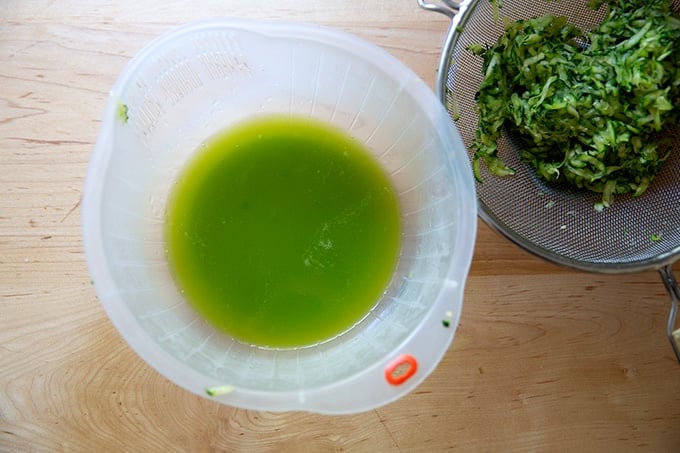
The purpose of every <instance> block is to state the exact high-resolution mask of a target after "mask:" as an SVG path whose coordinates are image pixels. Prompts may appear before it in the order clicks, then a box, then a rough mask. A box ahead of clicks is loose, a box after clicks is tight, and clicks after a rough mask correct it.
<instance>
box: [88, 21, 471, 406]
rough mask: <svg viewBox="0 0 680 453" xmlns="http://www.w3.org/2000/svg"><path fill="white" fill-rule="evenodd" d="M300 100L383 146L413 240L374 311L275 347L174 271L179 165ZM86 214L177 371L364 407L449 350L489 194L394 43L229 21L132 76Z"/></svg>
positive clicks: (187, 33) (153, 347) (116, 106)
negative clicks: (169, 204)
mask: <svg viewBox="0 0 680 453" xmlns="http://www.w3.org/2000/svg"><path fill="white" fill-rule="evenodd" d="M286 113H290V114H294V115H298V116H299V115H303V116H306V117H310V118H314V119H317V120H321V121H324V122H326V123H327V124H330V125H333V126H335V127H337V128H340V129H342V130H344V131H346V132H347V133H348V134H349V135H350V136H352V137H354V138H355V139H357V140H359V141H360V142H362V143H364V144H365V147H366V148H367V149H368V150H370V151H371V152H372V153H374V154H375V155H376V156H377V158H378V159H379V161H380V163H381V164H382V165H383V166H384V168H385V169H386V170H387V172H388V173H389V174H390V176H391V178H392V180H393V183H394V185H395V187H396V189H397V191H398V193H399V200H400V204H401V209H402V230H403V238H402V240H403V244H402V251H401V255H400V258H399V262H398V265H397V268H396V271H395V274H394V276H393V279H392V282H391V283H390V285H389V287H388V288H387V290H386V291H385V293H384V295H383V297H382V298H381V300H380V301H378V302H377V304H376V306H375V307H374V308H373V310H372V311H371V312H370V313H369V314H368V315H367V316H366V317H365V318H364V319H363V320H362V321H361V322H359V323H358V324H356V325H355V326H354V327H353V328H352V329H350V330H349V331H348V332H346V333H344V334H342V335H340V336H338V337H336V338H334V339H332V340H330V341H326V342H323V343H320V344H318V345H315V346H311V347H305V348H298V349H280V350H275V349H265V348H260V347H255V346H250V345H246V344H242V343H240V342H238V341H235V340H233V339H232V338H230V337H229V336H228V335H225V334H223V333H220V332H217V331H215V330H214V329H213V328H212V327H210V326H209V325H208V324H206V323H205V322H204V321H203V320H202V319H201V318H200V317H199V316H198V315H197V314H196V312H195V311H194V310H193V309H192V308H191V306H190V305H188V304H187V303H186V302H185V301H184V299H183V298H182V295H181V294H180V292H179V291H178V290H177V288H176V286H175V284H174V282H173V279H172V277H171V275H170V272H169V268H168V265H167V262H166V255H165V245H164V241H163V234H162V231H163V223H164V211H165V202H166V199H167V197H168V194H169V192H170V189H171V186H172V184H173V181H174V179H175V177H176V176H177V174H178V172H179V171H180V169H182V167H183V165H184V164H185V163H186V161H187V160H188V159H189V158H190V157H191V154H192V153H194V152H196V150H197V149H199V147H200V144H201V143H202V141H204V140H205V139H206V138H208V137H210V136H212V135H214V134H215V133H217V132H219V131H221V130H224V129H225V128H228V127H229V126H230V125H231V124H234V123H237V122H240V121H242V120H244V119H247V118H250V117H254V116H256V115H261V114H262V115H264V114H286ZM83 230H84V231H83V235H84V246H85V254H86V258H87V262H88V267H89V270H90V273H91V275H92V279H93V282H94V285H95V287H96V290H97V293H98V296H99V299H100V301H101V303H102V305H103V306H104V308H105V310H106V312H107V314H108V315H109V317H110V318H111V320H112V322H113V324H114V325H115V326H116V328H117V329H118V330H119V331H120V333H121V335H122V336H123V337H124V338H125V339H126V340H127V342H128V343H129V344H130V346H131V347H132V348H133V349H134V350H135V351H136V352H137V353H138V354H139V355H140V356H141V357H142V358H143V359H144V360H145V361H146V362H148V363H149V364H150V365H151V366H152V367H154V368H155V369H156V370H157V371H158V372H160V373H161V374H162V375H164V376H165V377H167V378H168V379H170V380H172V381H173V382H175V383H176V384H177V385H179V386H181V387H183V388H185V389H187V390H189V391H191V392H193V393H195V394H198V395H202V396H205V397H208V398H213V399H215V400H217V401H220V402H223V403H225V404H229V405H232V406H237V407H243V408H250V409H258V410H270V411H284V410H307V411H313V412H321V413H354V412H361V411H365V410H369V409H372V408H375V407H378V406H381V405H384V404H386V403H388V402H391V401H393V400H395V399H397V398H399V397H401V396H403V395H404V394H406V393H407V392H409V391H410V390H412V389H413V388H414V387H415V386H417V385H418V384H419V383H420V382H422V380H423V379H425V377H426V376H427V375H428V374H429V373H430V372H431V371H432V370H433V369H434V368H435V367H436V365H437V363H438V362H439V361H440V360H441V358H442V356H443V354H444V353H445V351H446V350H447V348H448V346H449V344H450V342H451V340H452V338H453V334H454V331H455V330H456V327H457V324H458V319H459V316H460V313H461V307H462V298H463V287H464V282H465V279H466V276H467V273H468V269H469V266H470V262H471V259H472V252H473V244H474V241H475V232H476V198H475V193H474V184H473V180H472V174H471V169H470V165H469V162H468V159H467V154H466V152H465V149H464V145H463V143H462V141H461V139H460V137H459V135H458V133H457V131H456V130H455V127H454V126H453V125H452V122H451V120H450V119H449V117H448V115H447V113H446V112H445V110H444V108H443V107H442V106H441V105H440V103H439V102H438V100H437V99H436V97H435V96H434V94H433V93H432V92H431V90H430V89H429V88H428V87H427V85H426V84H425V83H424V82H423V81H422V80H420V79H419V78H418V77H417V76H416V75H415V74H414V73H413V72H412V71H411V70H409V69H408V68H407V67H406V66H404V65H403V64H401V63H400V62H399V61H398V60H396V59H395V58H394V57H392V56H390V55H389V54H388V53H386V52H385V51H383V50H381V49H380V48H378V47H376V46H374V45H372V44H370V43H368V42H365V41H363V40H361V39H358V38H356V37H353V36H351V35H348V34H346V33H343V32H339V31H335V30H332V29H328V28H323V27H318V26H312V25H303V24H286V23H262V22H252V21H245V20H232V19H229V20H211V21H204V22H199V23H194V24H190V25H187V26H184V27H181V28H179V29H176V30H175V31H172V32H170V33H168V34H165V35H163V36H162V37H160V38H158V39H156V40H154V41H153V42H152V43H150V44H149V45H148V46H147V47H146V48H144V49H143V50H142V51H141V52H140V53H139V54H138V55H137V56H136V57H135V58H134V59H132V61H131V62H130V63H129V65H128V66H127V67H126V68H125V70H124V72H123V73H122V74H121V75H120V77H119V78H118V80H117V82H116V83H115V85H114V87H113V89H112V90H111V93H110V97H109V100H108V103H107V106H106V110H105V115H104V119H103V123H102V126H101V131H100V135H99V138H98V140H97V144H96V147H95V150H94V154H93V155H92V158H91V161H90V164H89V168H88V174H87V178H86V182H85V192H84V198H83ZM210 395H212V396H210Z"/></svg>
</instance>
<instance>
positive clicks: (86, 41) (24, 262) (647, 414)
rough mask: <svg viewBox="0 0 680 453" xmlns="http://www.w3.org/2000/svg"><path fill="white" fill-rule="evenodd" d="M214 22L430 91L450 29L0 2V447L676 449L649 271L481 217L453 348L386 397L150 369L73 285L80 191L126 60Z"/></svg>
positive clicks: (375, 12)
mask: <svg viewBox="0 0 680 453" xmlns="http://www.w3.org/2000/svg"><path fill="white" fill-rule="evenodd" d="M216 16H237V17H249V18H263V19H270V20H294V21H305V22H313V23H318V24H323V25H329V26H333V27H337V28H340V29H343V30H346V31H350V32H352V33H355V34H357V35H359V36H361V37H363V38H365V39H368V40H370V41H372V42H374V43H375V44H377V45H379V46H381V47H383V48H385V49H386V50H387V51H389V52H391V53H392V54H393V55H394V56H396V57H397V58H399V59H401V60H402V61H403V62H404V63H405V64H407V65H408V66H410V67H411V68H412V69H413V70H415V71H416V72H417V73H418V74H419V75H420V76H421V77H422V78H423V79H424V80H425V81H426V82H427V83H428V84H429V85H430V86H431V87H433V88H434V84H435V78H436V71H435V68H436V67H437V62H438V57H439V52H440V48H441V44H442V40H443V38H444V35H445V32H446V30H447V27H448V21H447V19H446V18H445V17H444V16H440V15H437V14H433V13H429V12H425V11H423V10H420V9H419V8H418V6H417V4H416V0H392V1H387V0H364V1H359V0H347V1H325V0H324V1H299V0H282V1H269V2H264V1H248V2H244V1H235V0H220V1H211V0H197V1H193V2H188V1H160V0H149V1H139V0H135V1H133V0H116V1H107V0H104V1H101V2H91V1H84V0H79V1H76V0H73V1H68V0H63V1H40V0H35V1H33V0H0V61H2V64H1V65H0V364H1V365H0V451H3V452H33V451H47V452H51V451H69V452H70V451H74V452H81V451H82V452H101V451H140V452H156V451H158V452H169V451H191V452H193V451H196V452H203V451H272V452H273V451H277V452H278V451H286V452H287V451H366V452H377V451H442V450H447V449H458V450H463V451H508V450H510V451H631V450H638V449H639V450H640V451H654V452H673V451H680V366H678V364H677V363H676V361H675V359H674V357H673V355H672V351H671V349H670V346H669V344H668V342H667V340H666V338H665V335H664V328H665V327H664V326H665V322H666V316H667V310H668V307H669V302H668V295H667V294H666V292H665V290H664V288H663V285H662V283H661V280H660V278H659V275H658V274H657V273H656V272H645V273H640V274H635V275H624V276H608V275H599V274H584V273H580V272H577V271H572V270H568V269H563V268H558V267H556V266H553V265H551V264H547V263H545V262H543V261H541V260H539V259H537V258H535V257H533V256H531V255H529V254H527V253H525V252H523V251H522V250H520V249H518V248H517V247H515V246H514V245H512V244H510V243H508V242H507V241H506V240H505V239H503V238H501V237H499V236H498V235H497V234H495V233H494V232H492V231H491V230H489V228H487V227H486V226H485V225H483V224H481V223H480V226H479V233H478V240H477V245H476V253H475V258H474V262H473V266H472V270H471V274H470V278H469V280H468V283H467V287H466V292H465V305H464V310H463V315H462V319H461V323H460V326H459V329H458V332H457V335H456V338H455V340H454V343H453V345H452V347H451V348H450V350H449V351H448V352H447V354H446V356H445V357H444V359H443V361H442V363H441V364H440V366H439V367H438V368H437V370H436V371H435V372H434V373H433V374H432V375H431V376H430V377H429V378H428V379H427V380H426V381H425V382H424V383H423V384H422V385H421V386H420V387H418V388H417V389H416V391H414V392H413V393H411V394H409V395H408V396H406V397H405V398H403V399H401V400H399V401H397V402H395V403H392V404H390V405H388V406H385V407H382V408H379V409H377V410H374V411H370V412H366V413H362V414H359V415H352V416H322V415H315V414H310V413H303V412H290V413H269V412H256V411H248V410H241V409H235V408H231V407H227V406H222V405H219V404H217V403H215V402H212V401H209V400H207V399H203V398H200V397H197V396H194V395H192V394H189V393H187V392H185V391H184V390H182V389H180V388H178V387H177V386H175V385H174V384H172V383H170V382H169V381H167V380H166V379H165V378H163V377H162V376H160V375H159V374H158V373H156V372H155V371H154V370H152V369H151V368H150V367H148V366H147V365H146V364H145V363H144V362H143V361H142V360H141V359H140V358H139V357H138V356H137V355H136V354H135V353H134V352H133V351H132V350H131V349H130V348H129V347H128V346H127V345H126V343H125V342H124V341H123V340H122V339H121V337H120V336H119V334H118V333H117V331H116V330H115V329H114V328H113V326H112V324H111V323H110V321H109V320H108V318H107V317H106V314H105V313H104V311H103V309H102V307H101V306H100V304H99V302H98V301H97V298H96V295H95V292H94V289H93V287H92V286H91V284H90V278H89V276H88V273H87V269H86V265H85V261H84V255H83V250H82V241H81V230H80V198H81V190H82V186H83V180H84V175H85V171H86V167H87V162H88V159H89V156H90V153H91V152H92V149H93V144H94V141H95V139H96V136H97V132H98V129H99V125H100V118H101V115H102V111H103V108H104V101H105V99H106V96H107V93H108V90H109V88H110V87H111V86H112V84H113V82H114V80H115V78H116V77H117V75H118V73H119V72H120V71H121V70H122V69H123V67H124V65H125V64H126V63H127V62H128V61H129V59H130V58H131V57H132V56H133V55H134V54H135V53H136V52H137V51H138V50H139V49H140V48H141V47H142V46H144V45H145V44H146V43H147V42H148V41H149V40H150V39H152V38H153V37H155V36H157V35H158V34H160V33H162V32H164V31H167V30H169V29H171V28H172V27H174V26H176V25H180V24H183V23H186V22H188V21H192V20H198V19H204V18H208V17H216ZM669 220H670V221H673V222H678V219H669ZM675 271H676V273H678V272H679V271H680V266H678V265H676V266H675Z"/></svg>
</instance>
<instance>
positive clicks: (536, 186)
mask: <svg viewBox="0 0 680 453" xmlns="http://www.w3.org/2000/svg"><path fill="white" fill-rule="evenodd" d="M588 3H589V0H570V1H558V2H555V1H552V2H549V1H545V0H522V1H519V0H514V1H513V0H506V1H504V2H503V6H502V8H500V9H497V10H495V11H494V6H493V4H492V3H491V1H490V0H465V1H463V2H460V3H458V2H453V1H450V0H443V1H442V2H441V3H436V4H435V3H429V2H428V1H426V0H418V4H419V5H420V6H421V7H422V8H424V9H427V10H431V11H436V12H439V13H442V14H445V15H447V16H448V17H450V18H451V20H452V23H451V27H450V28H449V32H448V34H447V37H446V40H445V42H444V47H443V50H442V56H441V60H440V64H439V72H438V81H437V94H438V95H439V98H440V100H441V101H442V102H443V103H444V105H445V106H446V108H447V110H448V111H449V113H450V114H451V116H452V117H455V116H459V119H458V120H457V121H456V126H457V127H458V130H459V131H460V134H461V136H462V137H463V141H464V142H465V144H466V145H467V147H468V153H469V155H470V158H472V156H473V154H474V152H473V151H471V150H470V146H469V145H470V143H471V142H472V140H473V139H474V137H475V131H476V129H477V121H478V115H477V111H476V107H475V93H476V92H477V90H478V88H479V86H480V83H481V81H482V69H481V68H482V58H481V57H478V56H475V55H473V54H472V53H471V52H470V51H468V50H467V47H468V46H469V45H470V44H489V45H491V44H494V43H495V42H496V41H497V40H498V38H499V37H500V36H501V35H502V34H503V32H504V27H503V22H504V18H508V19H509V20H511V21H516V20H519V19H528V18H531V17H534V16H540V15H543V14H547V13H552V14H555V15H558V16H565V17H567V18H568V20H569V22H570V23H572V24H574V25H576V26H577V27H579V28H581V29H582V30H589V29H592V28H594V27H596V26H597V25H598V24H599V22H600V21H601V20H602V19H603V18H604V17H605V15H606V11H607V8H606V7H604V6H603V7H601V8H600V9H599V10H597V11H594V10H592V9H591V8H589V7H588ZM673 10H674V11H676V12H678V11H680V0H674V2H673ZM495 13H497V14H498V16H499V17H500V18H499V19H498V20H495V18H494V15H495ZM668 135H669V137H670V139H671V156H670V157H669V158H668V160H667V161H666V163H665V165H664V167H663V169H662V170H661V172H660V173H659V174H658V175H657V177H656V179H655V180H654V181H653V182H652V184H651V185H650V187H649V189H648V190H647V191H646V192H645V193H644V194H643V195H642V196H641V197H639V198H634V197H632V196H631V195H618V196H616V198H615V200H614V203H613V204H612V206H611V207H609V208H605V209H604V210H602V211H601V212H598V211H597V210H595V209H594V206H595V204H596V203H597V202H598V201H600V200H601V195H600V194H595V193H591V192H587V191H584V190H578V189H573V188H570V187H565V186H556V185H551V184H547V183H545V182H543V181H541V180H539V179H538V178H537V177H536V175H535V173H534V170H533V168H532V167H531V166H530V164H528V163H523V162H521V161H520V158H519V154H520V153H519V150H518V148H517V147H518V146H519V142H515V141H513V137H511V136H507V135H506V136H505V137H504V138H502V139H501V141H500V142H499V144H498V145H499V146H498V155H499V157H500V158H501V159H502V160H503V161H504V162H505V163H507V164H508V165H509V166H510V167H512V168H514V169H515V170H516V171H517V173H516V174H515V175H514V176H506V177H498V176H494V175H492V174H490V173H488V172H487V171H486V168H485V166H484V165H482V166H481V167H482V173H481V176H482V181H483V182H482V183H477V187H476V189H477V195H478V199H479V208H480V211H479V212H480V216H481V217H482V219H484V221H486V223H487V224H489V225H490V226H491V227H493V228H494V229H496V230H498V231H499V232H500V233H502V234H503V235H504V236H506V237H507V238H508V239H510V240H511V241H513V242H515V243H516V244H517V245H519V246H521V247H523V248H524V249H526V250H528V251H530V252H532V253H534V254H535V255H538V256H540V257H542V258H544V259H547V260H549V261H552V262H554V263H557V264H561V265H566V266H570V267H573V268H577V269H581V270H584V271H591V272H603V273H626V272H640V271H644V270H650V269H656V270H658V271H659V272H660V274H661V278H662V280H663V282H664V284H665V286H666V289H667V290H668V292H669V294H670V298H671V310H670V316H669V319H668V324H667V335H668V338H669V340H670V342H671V345H672V346H673V350H674V352H675V355H676V357H677V358H678V361H680V328H678V329H676V321H675V319H676V313H677V311H678V303H679V300H680V288H679V287H678V283H677V282H676V280H675V277H674V275H673V270H672V263H673V262H674V261H675V260H677V259H678V257H679V256H680V130H678V129H677V128H676V129H674V130H672V131H668Z"/></svg>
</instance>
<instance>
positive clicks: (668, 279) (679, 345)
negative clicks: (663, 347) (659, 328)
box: [659, 264, 680, 363]
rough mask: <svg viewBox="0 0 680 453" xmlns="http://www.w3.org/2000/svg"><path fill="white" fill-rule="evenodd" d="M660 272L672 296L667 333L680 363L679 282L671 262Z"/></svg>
mask: <svg viewBox="0 0 680 453" xmlns="http://www.w3.org/2000/svg"><path fill="white" fill-rule="evenodd" d="M659 273H660V274H661V279H662V280H663V284H664V285H665V286H666V289H667V290H668V294H669V295H670V296H671V311H670V314H669V315H668V324H667V325H666V334H667V335H668V339H669V340H670V342H671V346H673V351H675V357H676V358H677V359H678V363H680V326H678V327H676V326H677V321H676V318H677V315H678V304H679V303H680V288H678V282H677V281H676V280H675V276H674V275H673V266H672V265H671V264H669V265H667V266H665V267H663V268H661V269H659Z"/></svg>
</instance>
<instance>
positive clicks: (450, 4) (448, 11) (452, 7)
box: [418, 0, 461, 19]
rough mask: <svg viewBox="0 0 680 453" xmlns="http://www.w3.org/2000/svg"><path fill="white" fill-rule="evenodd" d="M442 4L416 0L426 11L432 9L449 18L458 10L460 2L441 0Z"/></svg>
mask: <svg viewBox="0 0 680 453" xmlns="http://www.w3.org/2000/svg"><path fill="white" fill-rule="evenodd" d="M442 3H443V5H439V4H436V3H430V2H428V1H426V0H418V5H419V6H420V7H421V8H423V9H426V10H428V11H434V12H436V13H440V14H443V15H445V16H447V17H448V18H449V19H453V16H455V15H456V14H457V13H458V11H460V7H461V3H460V2H454V1H451V0H442Z"/></svg>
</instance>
